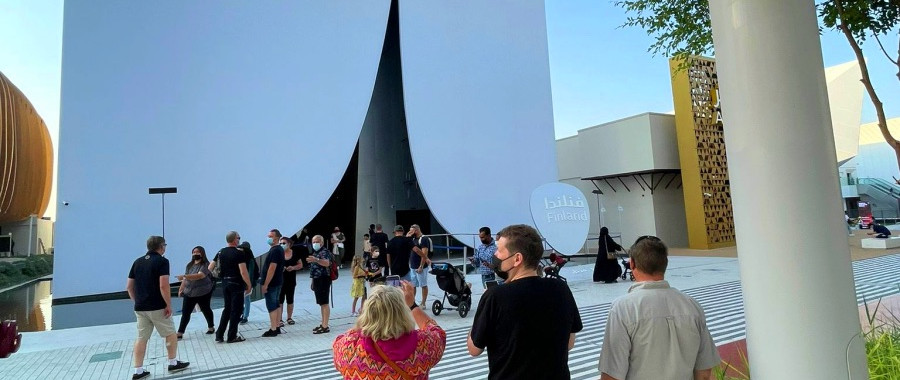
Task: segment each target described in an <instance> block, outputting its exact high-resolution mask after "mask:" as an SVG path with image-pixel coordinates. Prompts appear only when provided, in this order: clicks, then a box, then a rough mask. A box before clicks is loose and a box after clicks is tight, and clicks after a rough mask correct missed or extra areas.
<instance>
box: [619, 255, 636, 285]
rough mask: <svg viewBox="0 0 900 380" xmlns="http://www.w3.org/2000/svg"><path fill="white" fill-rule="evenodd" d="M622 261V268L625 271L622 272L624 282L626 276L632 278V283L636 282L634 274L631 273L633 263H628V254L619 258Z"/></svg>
mask: <svg viewBox="0 0 900 380" xmlns="http://www.w3.org/2000/svg"><path fill="white" fill-rule="evenodd" d="M619 258H620V259H622V267H624V268H625V269H624V270H623V271H622V279H623V280H624V279H625V277H626V276H631V281H634V272H632V271H631V263H629V262H628V254H625V255H622V256H619Z"/></svg>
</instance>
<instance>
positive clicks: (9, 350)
mask: <svg viewBox="0 0 900 380" xmlns="http://www.w3.org/2000/svg"><path fill="white" fill-rule="evenodd" d="M21 344H22V334H19V327H18V324H16V321H3V323H2V324H0V359H5V358H8V357H9V355H12V354H13V353H14V352H16V351H18V350H19V346H20V345H21Z"/></svg>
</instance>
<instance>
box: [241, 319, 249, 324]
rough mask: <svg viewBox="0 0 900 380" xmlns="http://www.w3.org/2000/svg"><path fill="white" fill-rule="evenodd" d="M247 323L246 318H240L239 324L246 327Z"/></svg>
mask: <svg viewBox="0 0 900 380" xmlns="http://www.w3.org/2000/svg"><path fill="white" fill-rule="evenodd" d="M247 322H249V321H248V320H247V318H241V324H242V325H246V324H247Z"/></svg>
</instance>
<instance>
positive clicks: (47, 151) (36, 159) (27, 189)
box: [0, 73, 53, 223]
mask: <svg viewBox="0 0 900 380" xmlns="http://www.w3.org/2000/svg"><path fill="white" fill-rule="evenodd" d="M0 165H2V167H0V223H3V222H11V221H18V220H23V219H25V218H27V217H28V216H29V215H32V214H36V215H37V216H38V217H40V216H42V215H43V214H44V211H46V210H47V203H48V202H49V200H50V187H51V183H52V181H53V145H52V143H51V141H50V132H49V131H48V130H47V125H45V124H44V120H43V119H41V117H40V115H38V114H37V111H35V110H34V107H33V106H32V105H31V102H29V101H28V98H26V97H25V95H24V94H22V91H19V89H18V88H17V87H16V86H15V85H13V84H12V82H10V81H9V78H7V77H6V76H5V75H3V73H0Z"/></svg>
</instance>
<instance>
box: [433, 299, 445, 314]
mask: <svg viewBox="0 0 900 380" xmlns="http://www.w3.org/2000/svg"><path fill="white" fill-rule="evenodd" d="M443 309H444V305H443V304H441V301H437V300H436V301H434V303H432V304H431V312H432V313H434V315H441V310H443Z"/></svg>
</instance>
